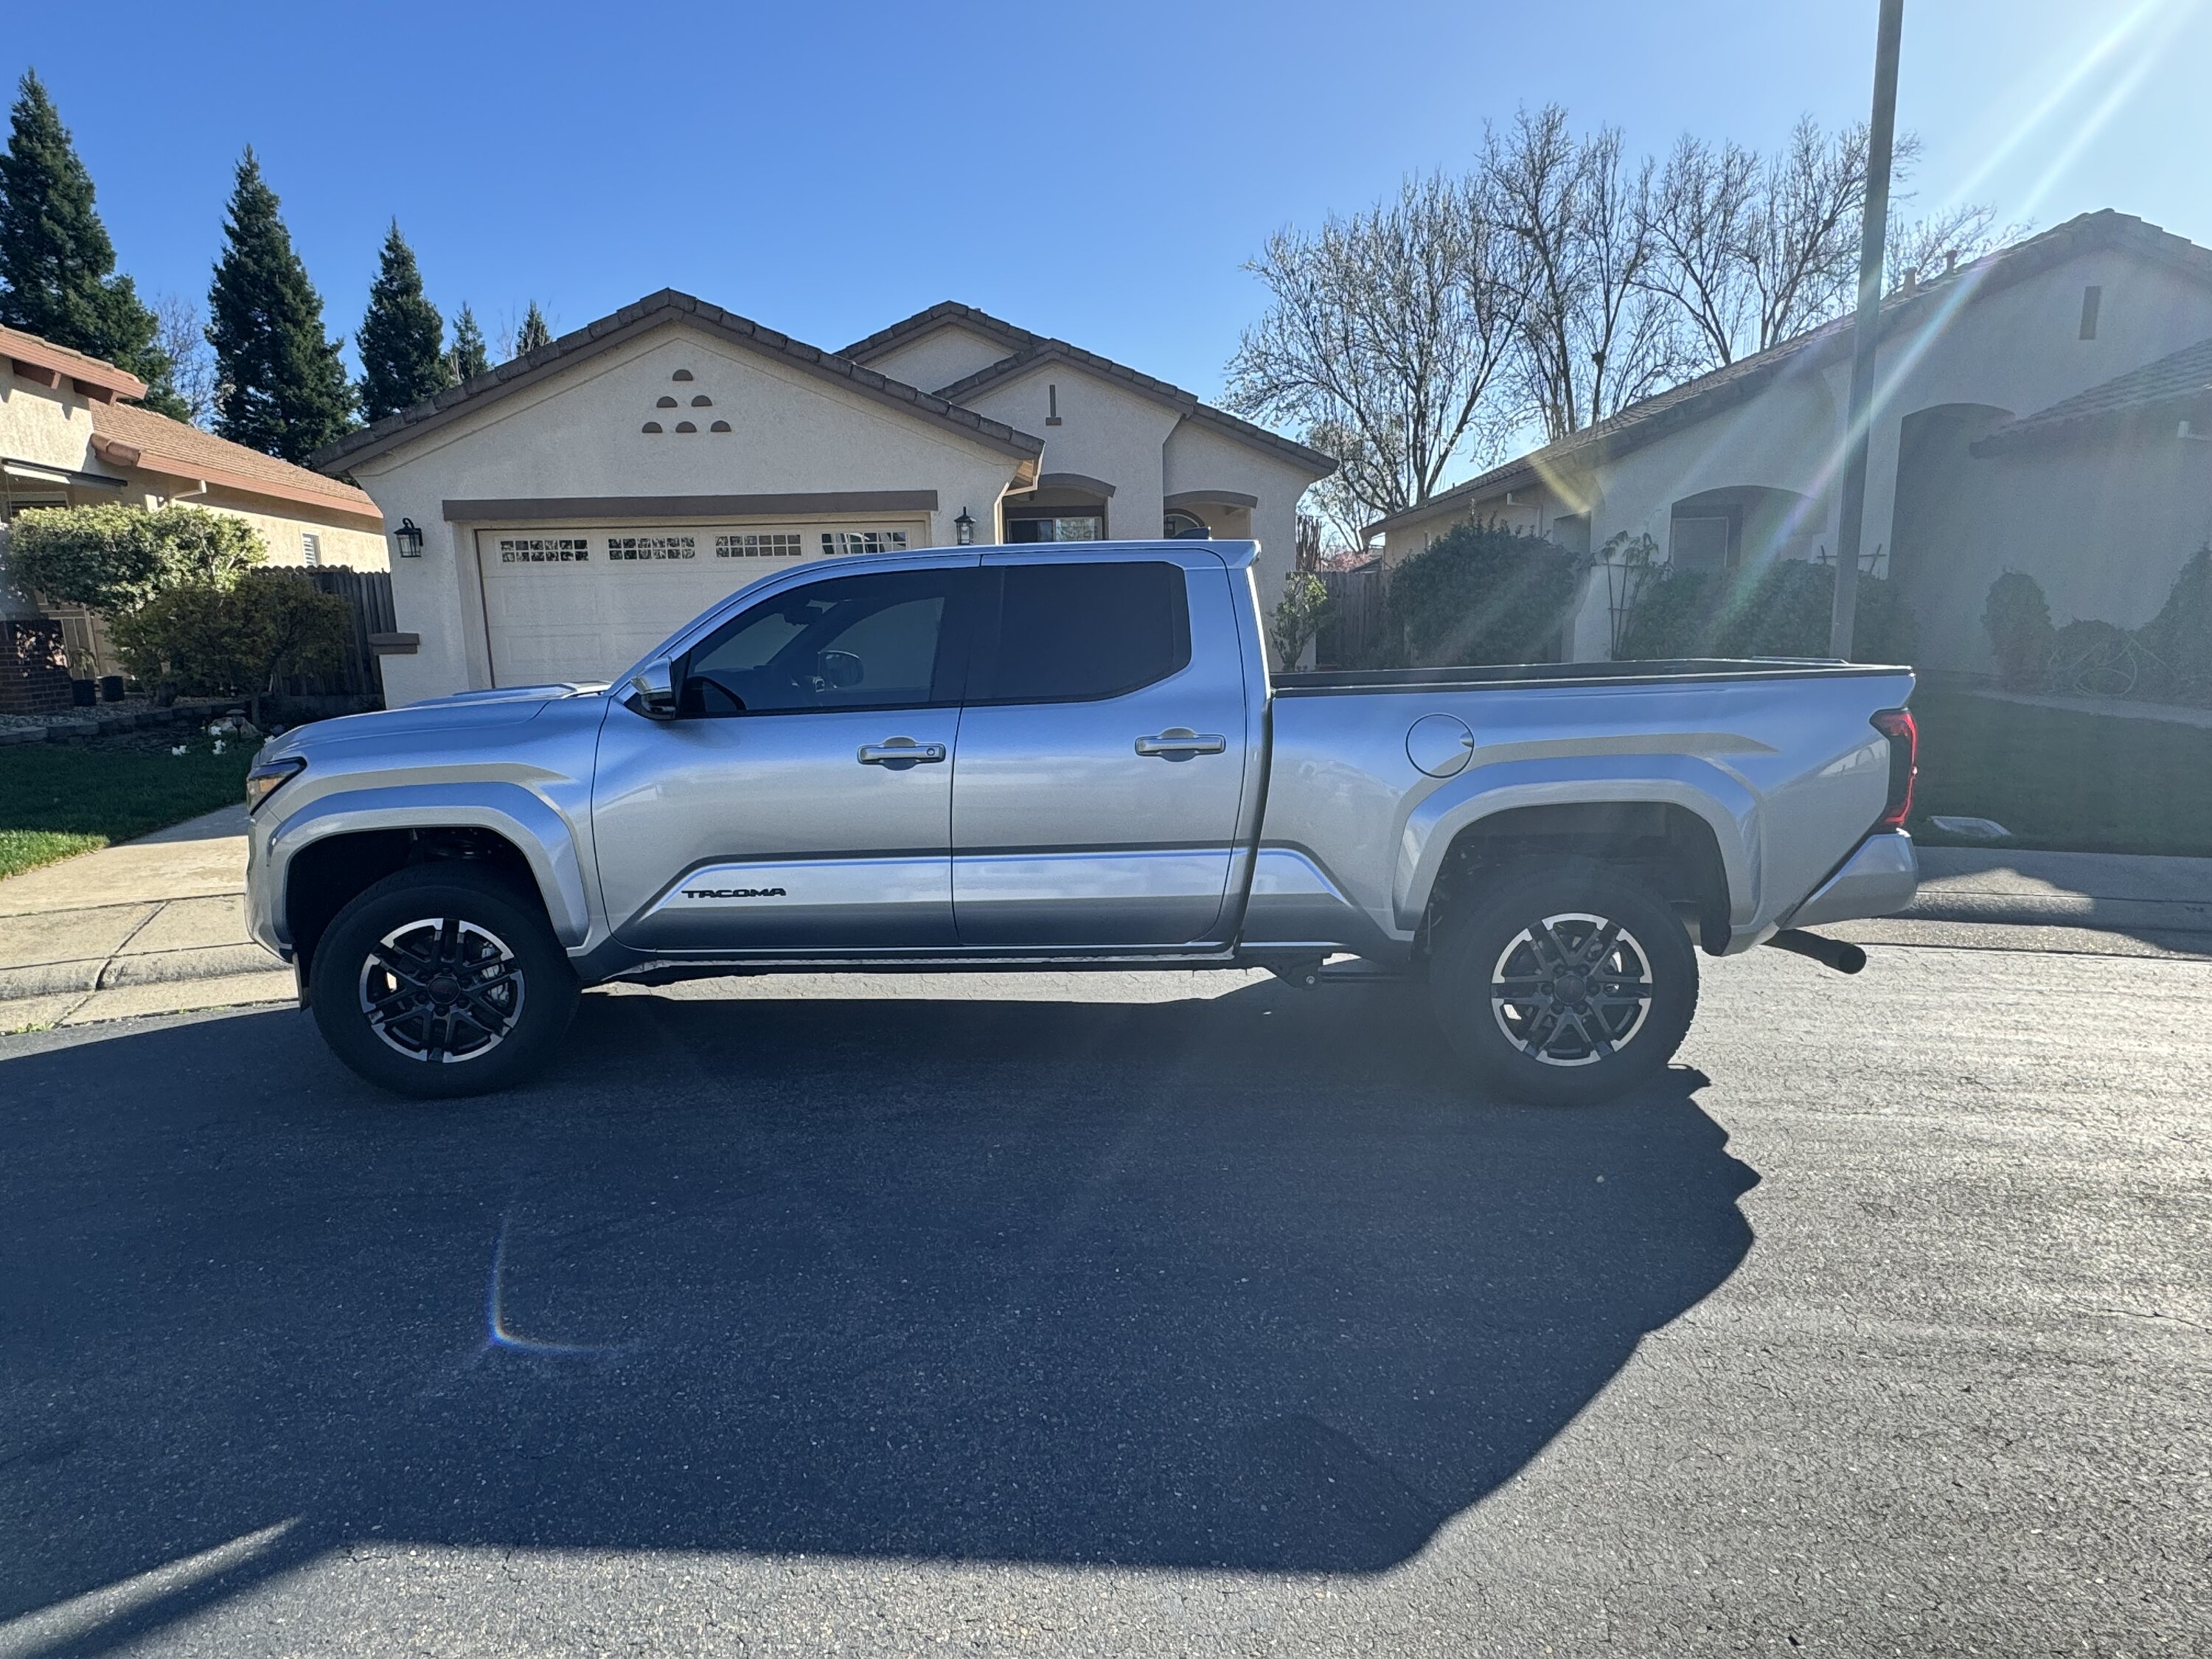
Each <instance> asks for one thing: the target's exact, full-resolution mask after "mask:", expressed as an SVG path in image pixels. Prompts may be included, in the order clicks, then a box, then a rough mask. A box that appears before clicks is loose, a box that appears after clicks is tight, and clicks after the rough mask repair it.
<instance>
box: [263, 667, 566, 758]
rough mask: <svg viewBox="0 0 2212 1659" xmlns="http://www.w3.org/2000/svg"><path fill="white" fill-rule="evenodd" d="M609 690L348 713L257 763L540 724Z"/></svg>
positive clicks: (472, 696)
mask: <svg viewBox="0 0 2212 1659" xmlns="http://www.w3.org/2000/svg"><path fill="white" fill-rule="evenodd" d="M605 690H606V687H605V686H604V685H597V684H566V685H503V686H500V687H497V688H495V690H489V691H459V692H456V693H454V694H453V696H450V697H428V698H425V699H424V700H423V701H422V702H410V703H405V704H403V705H402V706H401V707H399V708H386V709H380V710H379V711H377V712H376V713H374V714H344V715H341V716H339V717H338V718H337V719H336V720H317V721H315V722H314V723H313V724H312V725H309V726H300V727H298V728H296V729H295V730H293V731H290V732H285V733H283V735H282V736H280V737H275V738H270V740H269V741H268V742H267V743H266V744H263V745H262V749H261V754H260V757H259V758H260V759H262V760H264V761H268V760H281V759H283V757H286V756H288V755H307V756H313V753H314V752H315V751H316V750H319V749H325V748H328V747H330V746H331V745H332V744H349V743H373V744H391V743H393V742H396V741H404V740H405V739H408V738H420V737H429V736H433V735H438V734H443V733H446V732H460V731H466V730H469V729H471V728H472V727H496V726H520V725H521V724H522V723H523V722H524V721H525V720H536V719H537V718H538V715H540V714H544V712H545V710H546V709H547V708H550V706H551V705H553V704H554V703H556V702H568V701H570V700H571V699H574V698H579V697H594V698H595V697H597V696H599V695H600V694H601V693H603V692H604V691H605Z"/></svg>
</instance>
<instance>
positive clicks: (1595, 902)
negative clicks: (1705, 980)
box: [1429, 859, 1698, 1106]
mask: <svg viewBox="0 0 2212 1659" xmlns="http://www.w3.org/2000/svg"><path fill="white" fill-rule="evenodd" d="M1429 988H1430V994H1431V999H1432V1000H1433V1002H1434V1005H1435V1008H1436V1013H1437V1021H1438V1023H1439V1024H1441V1025H1442V1026H1443V1032H1444V1036H1446V1037H1447V1038H1448V1039H1449V1041H1450V1042H1451V1045H1452V1047H1453V1048H1455V1050H1456V1051H1457V1052H1458V1054H1459V1055H1460V1057H1461V1058H1462V1060H1465V1061H1466V1062H1467V1063H1468V1066H1469V1067H1470V1068H1471V1069H1472V1070H1473V1071H1474V1073H1475V1076H1476V1080H1477V1081H1478V1082H1479V1083H1480V1084H1481V1085H1484V1086H1486V1087H1487V1088H1489V1089H1492V1090H1494V1091H1496V1092H1498V1093H1499V1094H1502V1095H1504V1096H1507V1097H1510V1098H1512V1099H1515V1100H1523V1101H1527V1102H1529V1103H1532V1104H1534V1105H1544V1106H1580V1105H1587V1104H1590V1103H1595V1102H1597V1101H1601V1100H1611V1099H1613V1097H1615V1096H1617V1095H1620V1094H1624V1093H1626V1091H1629V1090H1631V1089H1632V1088H1634V1087H1635V1086H1636V1085H1638V1084H1639V1083H1642V1082H1643V1081H1644V1079H1647V1078H1649V1077H1650V1076H1652V1075H1653V1074H1654V1073H1656V1072H1658V1071H1659V1070H1660V1068H1661V1067H1662V1066H1665V1065H1666V1064H1667V1062H1668V1060H1671V1059H1673V1058H1674V1050H1675V1049H1676V1048H1680V1046H1681V1042H1682V1038H1683V1036H1685V1035H1686V1033H1687V1032H1688V1030H1689V1029H1690V1019H1691V1017H1692V1015H1693V1014H1695V1013H1696V1012H1697V1007H1698V956H1697V951H1695V949H1694V948H1692V945H1691V943H1690V937H1689V934H1688V933H1687V932H1686V930H1685V929H1684V927H1683V926H1682V924H1681V923H1680V921H1677V920H1676V919H1675V916H1674V912H1673V911H1672V910H1670V909H1669V908H1668V907H1667V906H1666V904H1665V903H1663V902H1662V901H1661V900H1660V899H1659V898H1658V897H1657V896H1655V895H1654V894H1652V893H1651V892H1650V890H1648V889H1646V888H1645V887H1644V886H1643V885H1642V884H1640V883H1638V882H1635V881H1632V880H1630V879H1628V878H1625V877H1622V876H1619V875H1616V874H1614V873H1613V872H1609V871H1607V869H1606V868H1605V867H1604V866H1601V865H1599V864H1596V863H1594V862H1592V861H1590V860H1586V859H1560V860H1550V861H1535V860H1524V861H1521V862H1516V863H1514V864H1511V865H1508V866H1504V867H1502V868H1500V869H1499V870H1498V872H1496V873H1495V875H1494V876H1493V877H1492V878H1488V879H1485V880H1482V883H1481V886H1480V890H1478V891H1477V892H1475V893H1474V894H1472V895H1470V896H1469V898H1468V902H1466V904H1465V905H1464V907H1463V908H1462V909H1461V910H1460V911H1459V912H1458V913H1457V914H1455V915H1450V916H1448V917H1446V918H1445V919H1444V921H1443V922H1442V923H1441V924H1440V926H1439V927H1438V930H1437V945H1436V950H1435V953H1434V955H1433V957H1431V962H1430V965H1429Z"/></svg>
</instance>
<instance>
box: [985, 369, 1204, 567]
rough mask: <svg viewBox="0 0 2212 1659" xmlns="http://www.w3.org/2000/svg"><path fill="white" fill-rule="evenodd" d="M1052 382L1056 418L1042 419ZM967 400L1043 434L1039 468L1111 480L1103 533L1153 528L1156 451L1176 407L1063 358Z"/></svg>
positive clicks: (1156, 526)
mask: <svg viewBox="0 0 2212 1659" xmlns="http://www.w3.org/2000/svg"><path fill="white" fill-rule="evenodd" d="M1049 386H1058V387H1059V388H1060V395H1059V404H1058V406H1059V409H1060V424H1059V425H1058V426H1048V425H1047V424H1046V418H1047V416H1046V410H1047V409H1048V407H1049V406H1050V400H1049V398H1048V392H1047V388H1048V387H1049ZM968 407H969V408H970V409H972V410H975V411H976V412H977V413H978V414H981V415H987V416H990V417H991V418H992V419H993V420H994V421H1004V422H1006V424H1007V425H1009V426H1011V427H1013V428H1016V429H1017V430H1018V431H1022V432H1034V433H1036V435H1038V436H1039V437H1041V438H1042V439H1043V440H1044V459H1043V461H1042V464H1041V465H1042V471H1046V472H1079V473H1081V474H1083V475H1084V476H1085V477H1091V478H1098V479H1102V480H1103V481H1104V482H1105V483H1110V484H1112V485H1113V486H1114V495H1113V496H1112V498H1111V499H1110V500H1109V501H1108V502H1107V504H1106V533H1107V534H1108V535H1109V536H1111V537H1114V538H1117V539H1120V540H1124V541H1136V540H1142V539H1144V538H1147V537H1153V536H1158V534H1159V533H1160V522H1161V519H1162V517H1163V513H1162V508H1161V506H1160V498H1161V496H1162V495H1163V494H1164V489H1163V482H1164V477H1165V474H1164V470H1163V465H1162V453H1163V450H1164V447H1165V446H1166V443H1167V441H1168V435H1169V434H1170V433H1171V432H1173V431H1174V430H1175V429H1176V423H1177V422H1180V421H1181V420H1182V414H1181V412H1180V411H1179V410H1176V409H1173V408H1171V407H1170V406H1169V405H1168V404H1164V403H1162V402H1160V401H1159V400H1158V399H1157V398H1148V397H1146V396H1144V395H1143V394H1142V393H1140V392H1133V391H1131V390H1130V389H1128V388H1127V387H1126V386H1121V385H1120V384H1118V383H1117V382H1115V381H1113V380H1108V379H1106V378H1105V377H1104V376H1103V375H1098V374H1092V373H1091V371H1089V370H1088V369H1085V368H1079V367H1078V366H1077V365H1075V364H1073V363H1070V362H1052V363H1042V364H1039V365H1038V366H1037V367H1036V368H1033V369H1031V370H1030V371H1029V372H1028V373H1026V374H1020V375H1018V376H1016V377H1014V378H1013V379H1012V380H1006V381H1003V382H1001V383H1000V384H999V385H997V386H992V387H990V388H989V389H988V390H987V391H986V392H981V393H980V394H979V395H977V396H975V397H973V398H969V399H968Z"/></svg>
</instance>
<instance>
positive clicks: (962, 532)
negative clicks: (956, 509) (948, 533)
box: [952, 507, 975, 547]
mask: <svg viewBox="0 0 2212 1659" xmlns="http://www.w3.org/2000/svg"><path fill="white" fill-rule="evenodd" d="M952 533H953V535H954V536H955V537H957V538H958V540H959V543H960V545H961V546H963V547H972V546H974V545H975V514H974V513H970V512H969V510H968V509H967V508H966V507H962V508H961V509H960V516H959V517H958V518H957V519H955V520H953V521H952Z"/></svg>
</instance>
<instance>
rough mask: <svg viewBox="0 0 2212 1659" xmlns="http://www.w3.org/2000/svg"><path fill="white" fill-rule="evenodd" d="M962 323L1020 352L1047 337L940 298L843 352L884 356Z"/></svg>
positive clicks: (862, 358)
mask: <svg viewBox="0 0 2212 1659" xmlns="http://www.w3.org/2000/svg"><path fill="white" fill-rule="evenodd" d="M956 323H957V324H959V325H962V326H963V327H965V328H967V329H968V330H969V331H971V332H973V333H976V334H982V335H987V336H988V337H990V338H992V339H994V340H996V341H997V342H998V343H1000V344H1001V345H1003V346H1004V347H1006V349H1007V350H1009V351H1019V350H1020V349H1022V348H1023V347H1024V346H1028V345H1035V344H1036V343H1037V342H1038V341H1039V340H1041V339H1042V338H1043V336H1042V335H1041V334H1032V333H1030V331H1029V330H1027V329H1025V328H1022V327H1020V326H1018V325H1016V324H1013V323H1010V322H1007V321H1006V319H1004V318H1000V317H994V316H993V315H992V314H991V313H989V312H987V311H978V310H977V309H976V308H975V307H974V306H965V305H963V304H961V303H960V301H957V300H940V301H938V302H937V303H936V304H935V305H933V306H932V307H930V308H929V309H928V310H927V311H917V312H915V313H914V315H913V316H911V317H907V318H902V319H900V320H899V321H897V322H896V323H893V324H892V325H890V327H889V328H879V329H878V330H877V331H875V332H874V333H873V334H871V335H870V336H868V337H867V338H866V339H865V340H855V341H854V342H853V343H852V344H850V345H848V346H847V347H846V348H845V349H844V350H843V351H842V352H841V353H840V354H839V355H840V356H846V357H850V358H851V359H852V360H853V361H854V362H856V363H865V362H867V361H868V359H869V358H871V357H880V356H883V354H884V352H886V351H889V350H890V349H891V348H892V347H893V346H896V345H902V344H904V343H906V342H907V341H908V340H912V339H915V338H918V337H921V335H924V334H927V333H929V332H931V331H933V330H935V329H939V328H944V327H946V326H948V325H952V324H956Z"/></svg>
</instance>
